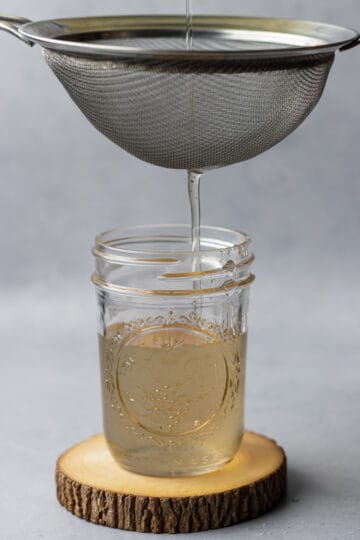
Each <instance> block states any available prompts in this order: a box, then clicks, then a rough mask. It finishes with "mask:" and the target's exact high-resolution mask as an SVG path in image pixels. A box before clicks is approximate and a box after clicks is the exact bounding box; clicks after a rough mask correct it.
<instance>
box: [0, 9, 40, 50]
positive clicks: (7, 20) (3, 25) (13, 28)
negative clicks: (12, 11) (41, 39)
mask: <svg viewBox="0 0 360 540" xmlns="http://www.w3.org/2000/svg"><path fill="white" fill-rule="evenodd" d="M28 22H31V21H30V20H29V19H24V17H8V16H6V15H0V30H4V31H5V32H9V33H10V34H12V35H13V36H16V37H17V38H19V39H21V41H23V42H24V43H26V44H27V45H30V47H32V46H33V45H35V44H34V43H33V42H32V41H30V40H29V39H27V38H26V37H25V36H23V35H22V34H21V32H19V28H21V26H22V25H23V24H26V23H28Z"/></svg>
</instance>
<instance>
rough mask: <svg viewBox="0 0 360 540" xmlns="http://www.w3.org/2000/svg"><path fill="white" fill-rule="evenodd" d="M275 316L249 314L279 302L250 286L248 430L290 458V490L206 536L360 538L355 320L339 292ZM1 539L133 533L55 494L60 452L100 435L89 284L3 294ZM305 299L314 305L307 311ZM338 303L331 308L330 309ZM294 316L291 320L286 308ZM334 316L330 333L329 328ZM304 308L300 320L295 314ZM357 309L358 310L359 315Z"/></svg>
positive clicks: (359, 379) (359, 372)
mask: <svg viewBox="0 0 360 540" xmlns="http://www.w3.org/2000/svg"><path fill="white" fill-rule="evenodd" d="M285 292H286V293H287V294H285V295H284V296H285V298H283V299H282V305H283V313H285V314H286V318H287V320H285V318H282V317H280V316H279V315H277V317H276V318H275V319H274V318H273V317H271V313H270V311H268V315H267V316H266V317H256V316H255V313H256V311H259V312H260V313H264V310H265V309H268V307H269V306H271V304H272V303H273V302H275V301H278V299H276V298H275V294H274V295H273V296H274V297H272V294H271V293H270V294H269V293H266V288H265V289H262V286H261V283H260V284H258V288H257V292H256V293H254V295H253V306H252V311H253V316H252V317H251V320H250V323H251V325H250V327H252V329H253V330H252V331H251V333H250V344H249V361H248V381H247V389H248V391H247V426H248V427H249V428H251V429H253V430H256V431H259V432H263V433H265V434H267V435H270V436H271V437H274V438H276V439H277V440H278V442H279V443H280V444H281V445H283V447H284V448H285V450H286V452H287V455H288V459H289V494H288V498H287V501H286V502H285V503H284V504H283V505H282V506H281V507H280V508H278V509H277V510H275V511H273V512H271V513H269V514H267V515H265V516H263V517H261V518H259V519H257V520H255V521H253V522H248V523H244V524H242V525H240V526H236V527H231V528H229V529H226V530H222V531H213V532H208V533H203V534H202V536H203V537H204V538H210V537H211V538H212V537H216V538H229V539H235V538H238V537H243V538H247V539H250V538H258V537H259V536H264V537H270V538H276V539H279V538H316V539H326V540H330V539H331V540H335V539H339V540H340V539H345V538H359V537H360V512H359V504H360V483H359V482H360V481H359V471H360V452H359V448H360V432H359V424H358V418H359V387H360V368H359V345H360V343H359V334H358V332H357V331H358V319H357V318H356V314H355V313H353V312H351V310H347V311H342V309H341V307H342V305H344V304H346V303H347V302H349V303H350V300H351V296H350V295H346V298H343V299H342V300H340V301H339V303H338V304H337V305H335V304H333V300H327V297H326V295H322V294H319V295H318V296H317V298H316V302H314V295H313V298H309V296H307V295H306V293H305V291H303V292H304V298H303V302H301V300H300V298H299V297H298V296H297V297H296V308H295V306H292V307H291V305H290V304H292V301H289V300H288V299H286V297H288V298H289V297H291V295H290V294H289V293H290V290H286V286H285ZM4 297H5V302H7V303H6V308H7V309H6V312H5V313H3V314H2V320H1V343H2V358H3V359H5V360H6V361H3V363H2V368H1V369H2V378H1V392H0V400H1V411H2V428H1V432H2V437H1V460H2V464H3V465H2V474H1V477H2V482H1V486H2V496H1V513H2V517H1V531H2V535H1V537H2V538H4V539H5V538H6V539H7V540H11V539H14V540H17V539H20V538H27V539H29V540H30V539H31V540H33V539H34V540H35V539H38V538H45V539H48V538H52V539H56V540H60V539H61V540H67V539H70V538H71V539H85V538H86V539H95V538H96V539H100V538H101V539H102V538H104V539H111V538H119V537H120V538H129V539H131V538H135V537H136V536H137V535H136V534H135V533H125V532H119V531H114V530H107V529H105V528H102V527H99V526H96V525H91V524H89V523H86V522H84V521H81V520H80V519H78V518H76V517H74V516H72V515H71V514H70V513H68V512H67V511H66V510H64V509H63V508H62V507H61V506H59V504H58V503H57V501H56V497H55V486H54V468H55V461H56V458H57V457H58V455H59V454H60V453H61V451H62V450H64V449H65V448H67V447H68V446H70V445H72V444H74V443H76V442H78V441H80V440H82V439H83V438H85V437H87V436H89V435H91V434H93V433H97V432H99V431H101V414H100V395H99V381H98V379H99V377H98V366H97V350H96V347H97V344H96V328H95V301H94V299H93V295H92V291H91V288H90V287H89V288H88V289H86V288H84V289H83V290H81V289H77V290H67V289H64V290H63V291H62V294H61V295H59V294H57V293H54V292H51V291H49V290H47V291H45V290H41V289H34V290H28V291H27V293H26V294H23V293H21V294H16V293H14V292H13V293H12V294H10V295H9V296H8V297H7V296H6V294H4V295H3V305H4ZM309 302H311V303H312V306H313V309H312V310H310V313H309V312H308V309H309ZM335 308H337V310H336V309H335ZM292 310H293V311H296V316H295V314H294V316H292V317H290V316H289V315H291V311H292ZM329 313H331V314H332V324H333V331H330V329H329ZM304 314H306V317H305V318H303V316H304ZM357 317H358V314H357Z"/></svg>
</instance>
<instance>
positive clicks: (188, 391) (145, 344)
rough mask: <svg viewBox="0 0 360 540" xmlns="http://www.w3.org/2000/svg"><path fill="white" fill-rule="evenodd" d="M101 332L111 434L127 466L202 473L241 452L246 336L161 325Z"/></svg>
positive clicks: (105, 403) (105, 405) (162, 472)
mask: <svg viewBox="0 0 360 540" xmlns="http://www.w3.org/2000/svg"><path fill="white" fill-rule="evenodd" d="M126 326H128V325H121V324H114V325H112V326H110V327H108V328H107V335H106V336H105V337H103V336H99V343H100V358H101V372H102V381H103V388H102V393H103V411H104V425H105V436H106V438H107V441H108V444H109V447H110V450H111V452H112V454H113V456H114V457H115V459H116V460H117V461H118V462H119V463H120V464H121V465H122V466H123V467H125V468H127V469H130V470H135V471H137V472H141V473H142V474H148V475H154V476H171V475H178V474H179V471H181V474H183V475H184V474H197V473H200V472H205V471H207V470H212V469H215V468H218V467H219V466H221V465H223V464H224V463H226V462H228V461H229V460H231V459H232V458H233V456H234V455H235V453H236V452H237V450H238V448H239V446H240V442H241V438H242V435H243V412H244V411H243V408H244V375H245V354H246V335H245V334H243V335H239V336H232V337H229V338H227V339H219V338H218V337H216V336H215V335H214V334H212V333H211V332H207V331H206V332H204V331H203V330H200V329H199V328H196V327H189V326H185V325H184V326H183V327H182V326H181V325H180V326H179V325H159V326H156V327H150V328H141V329H139V330H137V331H135V332H134V331H133V328H132V333H129V335H127V334H128V332H130V331H129V328H127V329H126Z"/></svg>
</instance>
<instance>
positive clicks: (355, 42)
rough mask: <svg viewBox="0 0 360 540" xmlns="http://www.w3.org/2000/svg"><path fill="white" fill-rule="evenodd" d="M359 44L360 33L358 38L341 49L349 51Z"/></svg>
mask: <svg viewBox="0 0 360 540" xmlns="http://www.w3.org/2000/svg"><path fill="white" fill-rule="evenodd" d="M357 45H360V35H359V36H358V37H357V38H356V39H354V41H351V43H348V44H347V45H344V46H343V47H341V49H340V51H341V52H343V51H348V50H349V49H353V48H354V47H356V46H357Z"/></svg>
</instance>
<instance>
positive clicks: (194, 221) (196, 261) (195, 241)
mask: <svg viewBox="0 0 360 540" xmlns="http://www.w3.org/2000/svg"><path fill="white" fill-rule="evenodd" d="M193 37H194V36H193V15H192V1H191V0H186V49H187V50H188V51H190V50H191V49H192V47H193ZM190 77H191V75H190ZM193 84H194V81H193V80H192V78H190V81H189V96H190V113H191V127H190V133H189V137H190V145H192V141H193V138H194V87H193ZM201 176H202V172H201V171H191V170H190V171H188V192H189V200H190V210H191V235H192V251H193V265H192V271H193V272H200V271H201V257H200V250H201V203H200V180H201Z"/></svg>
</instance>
